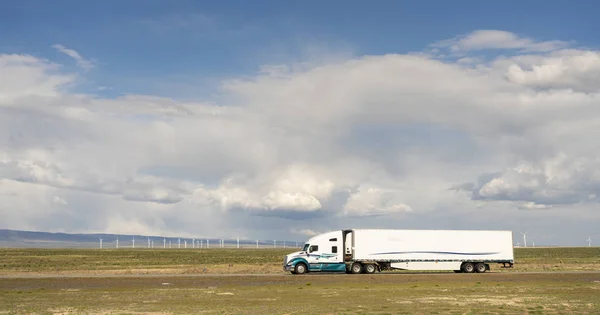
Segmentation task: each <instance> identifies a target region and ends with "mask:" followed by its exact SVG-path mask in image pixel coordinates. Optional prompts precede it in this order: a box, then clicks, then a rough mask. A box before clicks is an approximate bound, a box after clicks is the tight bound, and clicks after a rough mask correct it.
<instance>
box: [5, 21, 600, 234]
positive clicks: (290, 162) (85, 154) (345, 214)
mask: <svg viewBox="0 0 600 315" xmlns="http://www.w3.org/2000/svg"><path fill="white" fill-rule="evenodd" d="M433 46H435V47H436V49H437V50H435V51H434V53H431V52H429V53H424V54H387V55H379V56H360V57H353V58H347V59H344V60H341V61H340V60H337V61H335V62H333V61H332V62H330V63H325V64H318V65H315V66H311V67H308V68H306V67H295V66H294V65H264V66H263V67H262V68H263V69H266V68H268V69H277V71H260V72H258V73H257V74H256V75H255V76H253V77H245V78H231V79H229V80H225V81H223V82H222V84H221V86H220V90H219V91H218V93H220V94H221V96H222V99H223V100H226V101H224V103H222V104H212V103H207V102H204V101H202V100H198V101H180V100H176V99H167V98H160V97H155V96H152V95H126V96H123V97H117V98H103V97H98V96H94V95H86V94H80V93H76V92H74V91H73V88H72V86H73V85H75V84H76V83H77V80H78V77H77V74H75V73H65V72H64V71H61V67H60V65H59V64H56V63H54V62H52V61H49V60H47V59H44V58H42V57H40V56H32V55H27V54H22V55H18V54H17V55H15V54H12V55H9V54H0V191H1V192H2V193H0V201H1V203H2V207H1V208H0V213H1V214H2V217H3V222H2V223H3V226H2V227H4V228H18V229H42V230H67V231H107V232H115V233H128V232H135V233H146V232H149V233H177V234H182V233H187V234H189V235H196V236H199V237H200V236H202V235H205V236H206V235H214V236H216V235H217V234H219V233H225V234H227V235H236V234H239V235H250V236H252V237H269V239H271V238H272V237H289V238H291V237H297V238H300V239H303V238H304V237H306V236H307V235H310V234H313V231H326V230H330V229H334V228H347V227H396V228H411V227H421V228H434V227H435V228H480V227H481V228H502V229H518V228H521V226H520V223H519V222H518V220H517V221H515V220H514V219H509V218H506V217H503V216H502V215H500V214H501V213H513V214H514V215H515V216H519V215H521V216H524V218H531V219H530V220H534V219H533V217H530V216H532V215H536V216H537V217H535V220H542V221H543V222H546V224H547V225H549V226H552V225H553V224H556V225H558V224H559V223H560V219H556V218H562V217H566V218H569V219H570V220H573V215H574V213H576V214H577V215H576V216H577V217H579V218H587V219H586V221H587V222H588V223H589V222H598V218H599V214H598V212H597V211H596V210H594V209H595V207H596V206H597V203H598V188H599V187H600V186H599V184H600V174H599V173H598V165H599V160H598V156H599V154H600V148H599V147H598V145H597V144H596V143H597V140H596V139H597V138H598V133H599V132H600V131H599V130H600V129H599V128H597V127H598V126H599V125H600V106H598V105H600V104H599V95H598V90H599V88H600V83H599V82H600V80H599V79H600V53H599V52H598V51H594V50H585V49H578V48H577V47H572V46H570V45H568V44H567V43H566V42H563V41H558V40H556V41H535V40H533V39H530V38H526V37H522V36H519V35H516V34H513V33H510V32H505V31H493V30H492V31H490V30H481V31H475V32H473V33H471V34H467V35H464V36H459V37H456V38H453V39H449V40H445V41H440V42H438V43H434V44H433ZM55 48H56V49H58V50H59V51H61V52H63V53H66V54H67V55H69V56H71V57H72V58H74V59H75V60H76V62H77V63H78V64H79V66H80V67H81V68H83V69H91V68H92V67H93V64H92V63H91V62H89V61H87V59H84V58H83V57H81V56H80V55H79V54H78V53H77V52H75V51H73V50H70V49H67V48H65V47H63V46H60V45H57V46H55ZM488 49H510V50H514V51H515V52H514V53H513V54H511V55H509V56H507V55H498V56H495V57H493V58H491V59H490V58H489V55H487V56H486V58H479V57H480V56H479V55H478V53H479V52H480V51H482V50H488ZM444 51H450V52H452V53H457V52H460V53H461V54H462V56H461V58H462V59H453V60H448V59H447V58H446V57H445V56H446V53H445V52H444ZM465 56H466V57H465ZM464 58H469V59H468V60H469V61H468V62H465V60H466V59H464ZM481 60H486V61H481ZM481 202H484V203H485V205H484V206H481ZM550 214H551V215H550ZM513 218H514V217H513ZM544 220H545V221H544ZM594 220H595V221H594ZM521 222H523V221H521ZM532 222H534V221H532ZM582 224H583V223H582ZM584 225H585V224H584ZM540 230H541V228H540ZM221 235H222V234H221ZM545 237H547V241H548V242H551V241H554V240H555V239H556V238H553V236H552V235H551V234H546V236H545ZM538 243H539V242H538Z"/></svg>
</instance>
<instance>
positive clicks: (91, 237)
mask: <svg viewBox="0 0 600 315" xmlns="http://www.w3.org/2000/svg"><path fill="white" fill-rule="evenodd" d="M117 238H118V240H119V248H126V247H128V248H131V247H132V245H133V242H132V240H133V239H135V248H148V247H149V246H148V239H150V241H151V243H150V247H152V246H154V248H163V246H165V247H167V248H169V246H170V247H171V248H177V247H178V243H177V241H178V240H179V239H180V240H181V243H180V244H181V245H180V246H181V248H184V247H185V246H186V242H187V248H192V241H193V240H192V238H187V237H186V238H178V237H163V236H157V235H131V234H71V233H51V232H35V231H19V230H7V229H0V247H5V248H6V247H12V248H27V247H29V248H99V247H100V239H102V247H103V248H116V247H117V242H116V241H117ZM152 242H154V243H153V244H152ZM195 242H196V244H195V245H194V247H196V248H197V247H200V246H202V247H206V239H202V245H200V243H199V240H198V239H196V240H195ZM219 243H220V239H217V238H211V239H210V240H209V244H210V248H217V247H219ZM223 243H224V246H225V247H228V248H231V247H237V240H235V239H233V240H232V239H224V240H223ZM298 245H299V246H300V243H298ZM258 246H259V247H262V248H264V247H273V241H272V240H269V241H259V242H258ZM283 246H284V242H283V241H278V242H277V247H283ZM285 246H286V247H293V246H296V242H295V241H294V242H290V241H285ZM240 247H246V248H248V247H256V241H250V240H240Z"/></svg>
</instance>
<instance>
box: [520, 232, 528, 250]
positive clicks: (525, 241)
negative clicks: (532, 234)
mask: <svg viewBox="0 0 600 315" xmlns="http://www.w3.org/2000/svg"><path fill="white" fill-rule="evenodd" d="M527 233H529V232H521V234H523V243H524V245H523V247H527Z"/></svg>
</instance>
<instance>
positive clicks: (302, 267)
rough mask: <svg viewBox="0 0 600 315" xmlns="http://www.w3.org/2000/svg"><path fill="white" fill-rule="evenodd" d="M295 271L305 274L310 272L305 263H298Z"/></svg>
mask: <svg viewBox="0 0 600 315" xmlns="http://www.w3.org/2000/svg"><path fill="white" fill-rule="evenodd" d="M294 271H295V272H296V274H299V275H301V274H305V273H306V272H308V268H307V267H306V265H305V264H304V263H298V264H297V265H296V267H295V268H294Z"/></svg>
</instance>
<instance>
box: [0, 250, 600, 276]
mask: <svg viewBox="0 0 600 315" xmlns="http://www.w3.org/2000/svg"><path fill="white" fill-rule="evenodd" d="M291 251H294V249H176V250H175V249H167V250H165V249H118V250H117V249H0V275H7V274H21V273H55V274H65V273H66V274H68V273H75V272H76V273H87V274H90V273H96V274H144V273H158V274H165V273H175V274H186V273H187V274H190V273H252V274H254V273H282V272H283V271H282V269H281V264H282V261H283V257H284V255H286V254H287V253H289V252H291ZM498 267H499V266H497V265H492V270H493V271H502V272H512V271H553V270H600V247H590V248H588V247H571V248H515V266H514V268H512V269H500V268H498Z"/></svg>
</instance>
